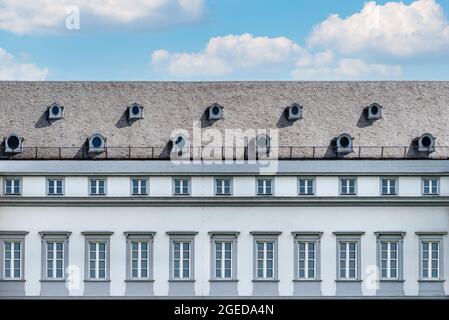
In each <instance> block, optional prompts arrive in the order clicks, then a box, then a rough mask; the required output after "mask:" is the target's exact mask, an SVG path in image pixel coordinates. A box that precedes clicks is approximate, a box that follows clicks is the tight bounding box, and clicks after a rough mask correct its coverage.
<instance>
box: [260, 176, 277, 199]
mask: <svg viewBox="0 0 449 320" xmlns="http://www.w3.org/2000/svg"><path fill="white" fill-rule="evenodd" d="M259 182H262V193H260V192H259ZM267 182H270V192H269V193H268V192H267V189H268V188H267ZM256 194H257V195H258V196H272V195H273V194H274V178H257V179H256Z"/></svg>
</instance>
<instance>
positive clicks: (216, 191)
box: [215, 177, 232, 196]
mask: <svg viewBox="0 0 449 320" xmlns="http://www.w3.org/2000/svg"><path fill="white" fill-rule="evenodd" d="M225 181H228V182H229V192H223V191H224V190H225ZM219 182H221V189H222V192H218V190H219V185H218V184H219ZM215 195H216V196H230V195H232V178H226V177H216V178H215Z"/></svg>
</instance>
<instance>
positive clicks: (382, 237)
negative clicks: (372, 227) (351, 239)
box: [374, 231, 405, 282]
mask: <svg viewBox="0 0 449 320" xmlns="http://www.w3.org/2000/svg"><path fill="white" fill-rule="evenodd" d="M374 235H375V236H376V261H377V267H378V269H379V281H386V282H388V281H403V280H404V236H405V232H403V231H377V232H374ZM383 242H389V243H391V242H397V244H398V247H397V256H396V261H397V266H396V269H397V275H396V277H394V278H393V277H391V276H390V277H389V276H387V277H383V275H382V260H383V259H382V243H383ZM387 268H388V267H387ZM387 270H388V269H387ZM387 272H389V270H388V271H387Z"/></svg>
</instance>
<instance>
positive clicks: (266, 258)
mask: <svg viewBox="0 0 449 320" xmlns="http://www.w3.org/2000/svg"><path fill="white" fill-rule="evenodd" d="M256 247H257V278H259V279H273V278H274V241H257V242H256Z"/></svg>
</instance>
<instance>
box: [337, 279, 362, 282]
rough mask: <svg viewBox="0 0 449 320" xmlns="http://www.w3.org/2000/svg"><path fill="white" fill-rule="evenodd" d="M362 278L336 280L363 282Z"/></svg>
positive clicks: (339, 280) (340, 280)
mask: <svg viewBox="0 0 449 320" xmlns="http://www.w3.org/2000/svg"><path fill="white" fill-rule="evenodd" d="M362 281H363V280H361V279H336V280H335V282H362Z"/></svg>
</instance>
